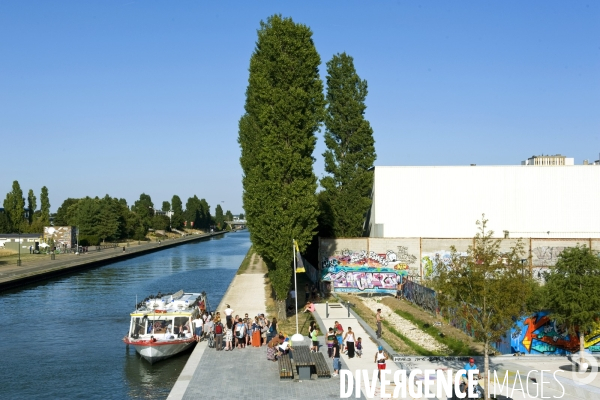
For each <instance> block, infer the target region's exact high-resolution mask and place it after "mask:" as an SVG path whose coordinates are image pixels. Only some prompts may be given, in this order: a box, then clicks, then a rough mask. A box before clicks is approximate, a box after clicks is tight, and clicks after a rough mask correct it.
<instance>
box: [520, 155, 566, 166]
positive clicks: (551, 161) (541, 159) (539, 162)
mask: <svg viewBox="0 0 600 400" xmlns="http://www.w3.org/2000/svg"><path fill="white" fill-rule="evenodd" d="M521 165H536V166H543V167H546V166H548V167H550V166H555V165H575V160H574V159H573V158H570V157H565V156H563V155H560V154H555V155H553V156H549V155H543V154H542V155H541V156H531V157H530V158H528V159H527V160H525V161H521Z"/></svg>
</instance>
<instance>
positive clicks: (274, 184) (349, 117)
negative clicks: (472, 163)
mask: <svg viewBox="0 0 600 400" xmlns="http://www.w3.org/2000/svg"><path fill="white" fill-rule="evenodd" d="M320 64H321V57H320V56H319V54H318V52H317V50H316V48H315V44H314V42H313V38H312V31H311V30H310V28H309V27H308V26H306V25H303V24H299V23H295V22H294V21H293V20H292V19H291V18H283V17H282V16H280V15H273V16H271V17H269V18H268V19H267V20H266V21H261V23H260V29H259V30H258V39H257V41H256V47H255V49H254V52H253V53H252V56H251V58H250V68H249V72H250V73H249V78H248V86H247V89H246V102H245V105H244V109H245V112H244V114H243V115H242V117H241V118H240V120H239V136H238V143H239V144H240V148H241V157H240V164H241V166H242V170H243V178H242V183H243V189H244V192H243V201H244V210H245V212H246V220H247V226H248V229H249V231H250V238H251V240H252V244H253V246H254V249H255V250H256V252H257V253H258V254H260V255H261V256H262V258H263V260H264V261H265V263H266V265H267V267H268V270H269V277H270V278H271V282H272V285H273V288H274V290H275V293H276V297H277V299H278V300H284V299H285V298H286V297H287V295H288V292H289V290H290V287H291V282H292V280H291V276H292V269H293V267H292V257H293V254H292V250H291V245H292V240H293V239H295V240H296V241H297V243H298V245H299V248H300V251H301V252H303V253H305V254H306V253H307V252H308V253H309V254H313V255H315V254H316V239H317V237H318V236H329V237H353V236H361V235H362V234H363V231H364V227H363V224H364V217H365V214H366V213H367V212H368V210H369V208H370V206H371V198H370V191H371V188H372V185H373V174H372V171H371V168H372V167H373V163H374V162H375V159H376V154H375V141H374V138H373V130H372V128H371V126H370V124H369V122H368V121H367V120H366V119H365V115H364V114H365V110H366V105H365V99H366V96H367V92H368V91H367V82H366V80H363V79H361V78H360V77H359V76H358V74H357V72H356V69H355V67H354V60H353V58H352V57H351V56H350V55H348V54H346V53H338V54H335V55H334V56H333V57H332V59H331V60H330V61H329V62H327V76H326V82H327V87H326V94H324V84H323V81H322V80H321V78H320V76H319V65H320ZM322 128H324V136H325V144H326V146H327V150H326V151H325V153H324V154H323V157H324V161H325V171H326V173H327V176H325V177H323V178H322V179H321V180H320V181H319V180H318V179H317V177H316V175H315V173H314V171H313V164H314V162H315V158H314V157H313V151H314V149H315V144H316V141H317V138H316V132H318V131H319V130H320V129H322ZM319 184H320V186H321V189H319ZM307 249H308V251H307ZM281 304H282V303H281V301H280V302H279V305H280V307H281Z"/></svg>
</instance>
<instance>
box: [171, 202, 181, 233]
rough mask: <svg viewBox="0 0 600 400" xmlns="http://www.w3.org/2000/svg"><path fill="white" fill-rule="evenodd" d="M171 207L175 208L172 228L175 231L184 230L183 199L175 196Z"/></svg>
mask: <svg viewBox="0 0 600 400" xmlns="http://www.w3.org/2000/svg"><path fill="white" fill-rule="evenodd" d="M171 207H173V215H172V216H171V227H173V228H175V229H181V228H183V203H182V202H181V198H180V197H179V196H177V195H174V196H173V198H172V199H171Z"/></svg>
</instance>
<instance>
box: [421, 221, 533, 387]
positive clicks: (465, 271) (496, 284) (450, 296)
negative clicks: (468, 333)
mask: <svg viewBox="0 0 600 400" xmlns="http://www.w3.org/2000/svg"><path fill="white" fill-rule="evenodd" d="M477 226H478V227H479V232H478V233H477V235H475V238H474V244H473V245H472V246H469V248H468V250H467V255H466V256H464V255H461V254H460V253H458V252H457V251H456V248H454V246H452V247H451V262H450V264H446V263H437V265H436V266H435V272H434V277H433V284H434V286H435V288H436V289H437V291H438V294H439V297H438V298H439V304H440V306H441V307H442V310H444V311H445V313H447V315H448V314H452V313H454V314H456V316H458V317H462V318H464V319H465V320H466V322H467V324H468V325H469V326H470V327H471V329H472V330H473V332H474V333H475V337H476V338H477V339H479V340H481V341H482V342H483V344H484V356H485V362H484V371H485V373H486V376H487V373H488V371H489V358H488V354H489V345H490V343H494V342H496V341H498V340H500V339H501V338H502V336H503V335H504V334H505V332H506V331H507V330H508V329H509V328H510V327H511V326H513V325H514V323H515V321H516V319H517V318H518V317H519V316H521V315H522V313H523V312H524V307H525V306H524V305H525V304H526V302H527V299H528V297H529V294H530V290H531V285H530V277H529V274H528V273H525V271H524V269H523V265H522V264H521V262H520V260H521V259H522V256H523V243H522V242H521V241H518V242H517V243H516V245H515V246H513V247H512V248H510V250H509V251H508V252H502V251H501V244H502V240H501V239H494V238H493V235H494V232H493V231H491V230H487V220H486V219H485V216H483V218H482V220H481V221H477Z"/></svg>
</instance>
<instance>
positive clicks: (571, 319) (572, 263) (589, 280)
mask: <svg viewBox="0 0 600 400" xmlns="http://www.w3.org/2000/svg"><path fill="white" fill-rule="evenodd" d="M598 257H599V254H598V253H597V252H592V250H591V249H589V248H588V247H586V246H585V245H583V246H579V245H577V246H576V247H570V248H566V249H565V250H563V251H562V253H560V255H559V256H558V261H557V262H556V265H554V266H553V267H550V273H549V274H548V275H547V277H546V285H545V286H544V292H545V298H546V306H547V308H548V309H549V310H551V312H550V317H551V318H553V319H555V320H556V322H558V323H559V324H564V325H565V326H566V327H567V328H568V330H569V333H570V334H571V335H576V334H577V332H579V346H580V351H581V353H580V355H583V354H584V335H585V333H587V332H589V331H590V330H592V329H594V328H597V327H598V324H599V323H600V258H598ZM583 358H585V357H583Z"/></svg>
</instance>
